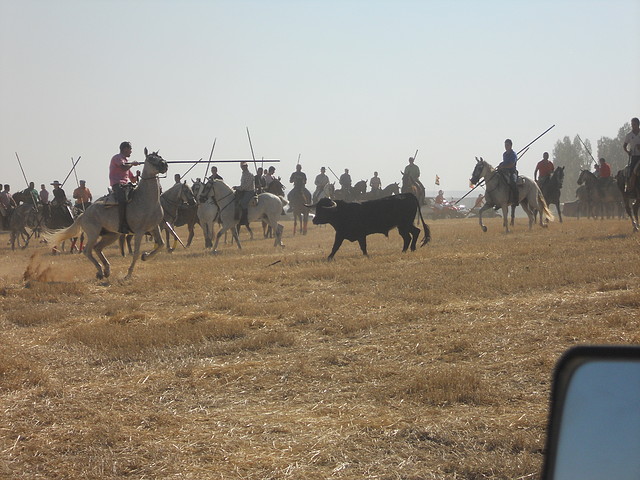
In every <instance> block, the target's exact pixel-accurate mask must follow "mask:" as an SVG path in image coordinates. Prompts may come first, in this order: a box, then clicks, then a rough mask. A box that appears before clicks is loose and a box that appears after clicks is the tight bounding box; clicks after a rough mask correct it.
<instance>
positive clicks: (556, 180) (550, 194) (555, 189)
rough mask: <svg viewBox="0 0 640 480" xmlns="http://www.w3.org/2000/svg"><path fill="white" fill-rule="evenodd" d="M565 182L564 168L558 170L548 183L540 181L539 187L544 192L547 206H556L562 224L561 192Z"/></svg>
mask: <svg viewBox="0 0 640 480" xmlns="http://www.w3.org/2000/svg"><path fill="white" fill-rule="evenodd" d="M563 181H564V167H558V168H556V169H555V170H554V171H553V173H552V174H551V175H550V176H549V178H548V179H547V181H545V182H542V183H540V181H539V180H538V182H539V183H538V185H539V186H540V190H541V191H542V195H543V196H544V200H545V201H546V202H547V205H552V204H553V205H555V206H556V210H558V218H559V219H560V223H562V212H561V211H560V190H562V182H563ZM536 213H538V212H536Z"/></svg>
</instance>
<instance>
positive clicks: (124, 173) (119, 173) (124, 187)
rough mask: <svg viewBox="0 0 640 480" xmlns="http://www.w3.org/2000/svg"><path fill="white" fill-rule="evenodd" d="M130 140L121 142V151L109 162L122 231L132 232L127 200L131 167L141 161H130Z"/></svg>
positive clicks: (110, 180) (110, 178)
mask: <svg viewBox="0 0 640 480" xmlns="http://www.w3.org/2000/svg"><path fill="white" fill-rule="evenodd" d="M132 150H133V149H132V147H131V143H130V142H122V143H121V144H120V153H118V154H116V155H114V156H113V157H112V158H111V162H110V163H109V184H110V185H111V188H112V190H113V193H114V194H115V197H116V201H117V202H118V220H119V225H120V227H119V228H118V231H119V232H120V233H131V230H130V229H129V225H127V202H128V200H129V199H128V196H129V195H128V192H129V190H130V189H131V187H130V186H129V185H130V183H129V181H130V177H131V171H130V170H131V167H133V166H135V165H140V162H135V161H134V162H128V161H127V159H128V158H129V157H130V156H131V151H132Z"/></svg>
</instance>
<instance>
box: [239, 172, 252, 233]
mask: <svg viewBox="0 0 640 480" xmlns="http://www.w3.org/2000/svg"><path fill="white" fill-rule="evenodd" d="M240 168H241V169H242V175H241V176H240V186H238V187H235V191H236V201H237V202H238V205H240V208H241V209H242V215H241V217H240V225H244V224H245V223H247V209H248V207H249V202H250V201H251V199H252V198H253V197H254V195H255V190H254V189H255V183H254V176H253V175H252V174H251V172H250V171H249V164H248V163H247V162H241V163H240Z"/></svg>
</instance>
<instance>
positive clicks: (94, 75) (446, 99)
mask: <svg viewBox="0 0 640 480" xmlns="http://www.w3.org/2000/svg"><path fill="white" fill-rule="evenodd" d="M639 47H640V1H638V0H628V1H627V0H602V1H600V0H591V1H589V0H582V1H563V0H553V1H526V2H525V1H517V0H512V1H495V0H484V1H475V0H474V1H464V0H463V1H455V0H452V1H428V0H420V1H418V0H416V1H408V0H406V1H402V0H400V1H398V0H389V1H376V0H359V1H356V0H323V1H320V0H318V1H311V0H296V1H294V0H289V1H284V0H260V1H257V0H255V1H248V0H247V1H244V0H233V1H232V0H229V1H215V0H211V1H205V0H202V1H194V0H183V1H178V0H175V1H162V0H153V1H151V0H148V1H147V0H139V1H126V2H125V1H85V0H78V1H71V0H56V1H48V0H47V1H34V0H0V75H1V77H0V162H1V163H0V165H1V168H0V182H1V183H10V184H11V185H12V191H15V190H18V189H22V188H24V186H25V182H24V179H23V177H22V173H21V172H20V169H19V166H18V162H17V160H16V156H15V152H17V153H18V155H19V156H20V159H21V161H22V164H23V166H24V169H25V172H26V175H27V178H28V179H29V180H33V181H34V182H36V184H37V185H39V184H40V183H47V184H49V183H51V182H52V181H53V180H56V179H57V180H60V181H62V180H63V179H64V177H65V176H66V174H67V173H68V172H69V170H70V168H71V157H75V158H77V157H78V156H79V155H81V156H82V159H81V160H80V162H79V164H78V167H77V169H78V175H79V176H80V178H82V179H86V180H87V184H88V186H89V187H90V188H91V189H92V190H93V192H94V194H97V193H103V192H106V189H107V186H108V162H109V160H110V158H111V157H112V156H113V155H114V154H115V153H117V151H118V145H119V144H120V142H121V141H123V140H129V141H131V142H132V143H133V147H134V152H133V155H132V159H133V160H140V161H141V160H143V158H144V157H143V149H144V147H145V146H146V147H148V148H149V149H150V150H160V154H161V155H162V156H163V157H164V158H165V159H167V160H170V159H198V158H201V157H204V158H205V159H206V158H208V156H209V153H210V149H211V144H212V142H213V140H214V138H217V145H216V150H215V152H214V155H213V158H214V160H215V159H223V158H225V159H229V158H232V159H237V158H250V156H251V151H250V148H249V143H248V140H247V135H246V127H249V130H250V132H251V137H252V140H253V146H254V150H255V154H256V156H257V157H258V159H259V158H260V157H265V158H277V159H280V160H281V163H279V164H276V167H277V173H279V174H280V175H281V176H282V177H283V179H285V180H286V181H288V179H289V175H290V173H291V172H292V171H293V170H294V168H295V163H296V161H297V158H298V154H300V155H301V164H302V165H303V170H304V171H305V172H306V173H307V176H308V177H309V181H310V182H311V183H312V182H313V178H314V177H315V175H316V174H317V173H318V170H319V169H320V167H321V166H327V167H331V168H332V169H333V171H334V172H335V173H336V174H338V175H340V173H342V171H343V170H344V168H349V169H350V171H351V174H352V177H353V180H354V182H355V181H357V180H361V179H369V178H370V177H371V176H372V173H373V171H374V170H377V171H378V172H379V173H380V177H381V178H382V181H383V185H386V184H388V183H390V182H393V181H399V180H400V170H401V169H403V168H404V166H405V165H406V163H407V158H408V157H409V156H410V155H413V153H414V152H415V150H416V149H418V150H419V152H418V157H417V163H418V165H419V166H420V169H421V171H422V177H421V179H422V180H423V182H424V184H425V185H426V186H427V188H428V189H429V190H433V189H437V187H436V186H435V185H434V178H435V175H436V174H437V175H439V176H440V179H441V188H443V189H444V190H445V191H447V190H448V191H453V190H466V188H467V186H468V179H469V177H470V175H471V171H472V170H473V166H474V163H475V160H474V157H475V156H483V157H484V158H485V159H486V160H488V161H490V162H492V163H493V164H494V165H495V164H497V163H498V162H499V161H500V158H501V154H502V151H503V141H504V139H505V138H507V137H510V138H512V139H513V141H514V149H515V150H519V149H520V148H521V147H522V146H524V145H525V144H526V143H528V142H529V141H531V140H533V139H534V138H535V137H536V136H537V135H538V134H540V133H542V132H543V131H544V130H545V129H547V128H548V127H550V126H551V125H553V124H556V127H555V128H554V129H553V130H551V132H549V133H548V134H547V135H546V136H545V137H543V138H542V139H541V140H539V141H538V142H537V143H536V144H535V145H534V147H533V148H532V149H531V150H530V151H529V152H528V153H527V155H526V156H525V157H524V158H523V159H522V160H521V162H520V164H519V170H520V172H521V173H523V174H525V175H528V176H533V169H534V167H535V164H536V162H537V161H538V160H539V159H540V158H541V157H542V153H543V152H544V151H545V150H546V151H549V152H551V151H552V149H553V145H554V144H555V142H556V141H557V140H558V139H560V138H562V137H564V136H565V135H569V136H570V137H572V138H573V137H574V136H575V134H576V133H578V134H580V135H581V137H582V138H583V139H589V140H590V141H591V142H592V144H593V145H594V148H595V145H596V142H597V140H598V139H599V138H600V137H602V136H607V137H614V136H616V134H617V132H618V129H619V128H620V127H621V126H622V125H623V124H624V123H625V122H628V121H629V119H630V118H631V117H632V116H640V87H638V85H640V55H639V54H638V48H639ZM267 165H268V164H267ZM186 168H187V167H185V166H184V165H173V166H171V167H170V169H169V173H168V175H169V176H168V178H167V179H165V180H163V185H170V184H171V183H172V178H173V174H174V173H184V171H185V170H186ZM204 170H205V167H203V166H198V167H196V168H195V169H194V170H192V173H190V174H189V175H188V177H193V178H195V177H196V176H203V174H204ZM220 172H221V174H222V175H223V177H225V180H226V181H228V183H229V184H231V185H237V184H238V183H239V178H240V168H239V166H238V165H237V164H226V165H221V166H220ZM74 187H75V179H74V177H73V175H72V176H71V177H70V179H69V180H68V182H67V184H66V185H65V189H66V190H67V193H70V190H72V188H74Z"/></svg>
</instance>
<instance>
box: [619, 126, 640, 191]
mask: <svg viewBox="0 0 640 480" xmlns="http://www.w3.org/2000/svg"><path fill="white" fill-rule="evenodd" d="M622 148H624V151H625V153H626V154H627V155H629V170H628V171H629V174H628V175H627V179H628V180H627V184H626V188H625V191H626V192H632V191H633V190H634V189H635V187H636V179H637V178H638V172H637V171H636V170H637V169H638V164H640V120H639V119H638V117H634V118H632V119H631V131H630V132H629V133H627V135H626V136H625V137H624V143H623V145H622Z"/></svg>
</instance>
